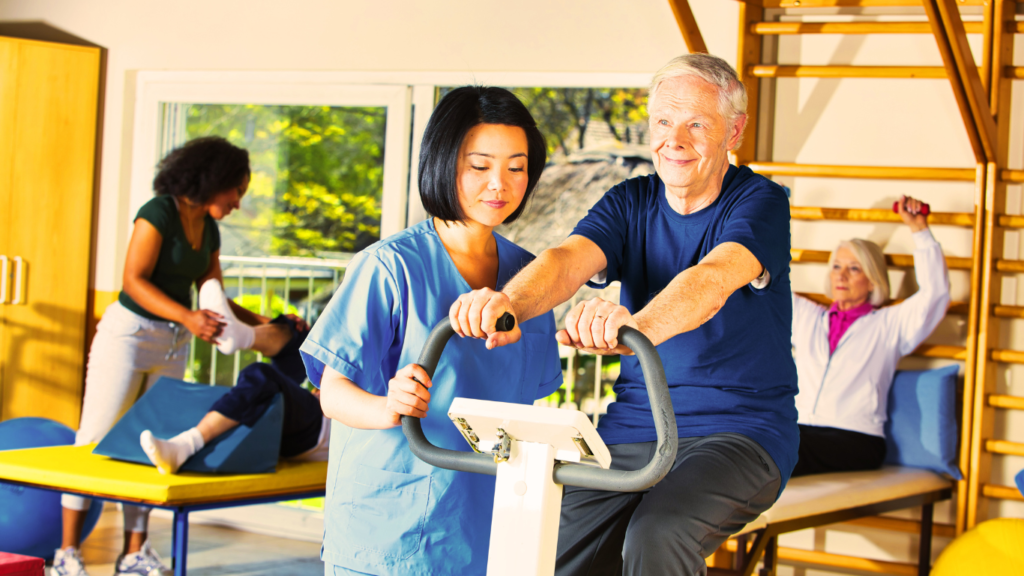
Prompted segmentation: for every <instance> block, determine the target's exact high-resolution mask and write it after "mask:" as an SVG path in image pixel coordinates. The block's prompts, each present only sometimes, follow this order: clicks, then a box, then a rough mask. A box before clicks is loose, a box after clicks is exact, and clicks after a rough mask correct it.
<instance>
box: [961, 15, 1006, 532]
mask: <svg viewBox="0 0 1024 576" xmlns="http://www.w3.org/2000/svg"><path fill="white" fill-rule="evenodd" d="M1015 8H1016V2H1014V1H1013V0H995V2H994V3H993V5H992V7H991V10H990V11H987V12H986V20H987V21H990V24H991V25H990V26H988V25H986V28H985V32H986V35H985V39H984V43H985V44H986V45H987V46H988V49H987V51H986V57H987V58H988V60H989V62H988V66H987V70H986V72H987V76H988V77H987V82H986V84H987V86H986V89H987V94H986V95H987V97H988V104H989V107H990V110H992V111H993V112H994V120H995V134H994V137H995V153H994V155H993V157H992V158H991V159H990V162H988V163H987V165H986V178H985V222H984V225H983V228H984V238H985V239H984V242H983V246H982V253H983V258H982V262H983V266H984V268H983V275H982V278H981V285H980V286H978V290H979V293H980V294H981V303H980V308H979V312H980V317H979V323H978V328H977V334H978V340H977V357H978V366H977V370H976V376H975V383H974V389H973V391H972V392H973V398H972V399H971V401H970V403H971V416H970V419H969V421H968V420H966V419H965V422H964V426H965V427H967V426H969V431H970V435H969V438H970V440H969V455H968V457H969V460H968V462H967V466H966V468H965V469H964V473H965V474H966V475H967V482H966V484H967V486H966V498H967V502H966V503H965V506H964V508H965V510H964V511H963V512H961V510H960V509H959V506H958V510H957V512H958V513H957V531H958V532H960V531H962V530H964V529H969V528H972V527H973V526H975V525H976V524H977V523H978V522H980V521H981V520H984V519H985V516H986V514H985V513H984V510H983V509H982V505H983V503H984V501H985V499H984V498H983V497H982V494H981V489H982V485H983V484H985V483H986V482H988V481H989V479H990V477H991V474H992V455H991V454H989V453H988V452H986V451H985V441H986V440H988V439H990V438H992V434H993V430H994V421H995V409H994V408H992V407H990V406H988V403H987V401H986V399H987V397H988V395H989V394H990V393H991V392H994V391H995V385H996V366H997V365H996V363H995V362H992V361H991V360H989V357H988V356H989V350H991V349H992V348H995V347H998V337H999V321H998V319H997V318H995V317H993V316H992V306H993V305H996V304H999V303H1000V299H1001V294H1000V287H1001V282H1000V278H1001V276H1000V274H999V273H998V272H997V271H996V270H994V267H993V266H992V263H993V262H994V261H995V259H996V258H999V257H1001V256H1002V252H1003V231H1002V230H1001V229H997V228H996V223H997V222H998V219H999V216H1000V215H1001V214H1003V213H1004V212H1005V207H1006V185H1005V184H1004V183H1002V182H1000V180H999V172H1000V170H1001V169H1002V168H1004V167H1005V166H1006V164H1007V160H1008V155H1009V136H1010V134H1009V128H1010V118H1009V116H1010V104H1011V102H1010V89H1011V82H1012V81H1011V80H1010V79H1005V78H1002V74H1001V72H1002V70H1003V67H1004V66H1005V65H1007V64H1008V63H1010V62H1012V61H1013V43H1014V32H1013V31H1012V29H1011V28H1010V24H1011V23H1012V22H1013V20H1014V13H1015ZM990 14H991V15H990ZM964 404H965V406H964V408H965V411H966V409H967V401H966V400H965V403H964ZM961 456H962V453H961ZM962 484H964V483H963V482H961V485H962ZM958 504H960V498H959V495H958Z"/></svg>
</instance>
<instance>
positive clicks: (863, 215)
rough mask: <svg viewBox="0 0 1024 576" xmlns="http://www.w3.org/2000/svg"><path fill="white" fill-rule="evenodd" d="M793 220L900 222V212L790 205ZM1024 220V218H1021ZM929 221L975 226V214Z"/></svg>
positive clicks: (938, 214)
mask: <svg viewBox="0 0 1024 576" xmlns="http://www.w3.org/2000/svg"><path fill="white" fill-rule="evenodd" d="M789 216H790V218H792V219H793V220H841V221H846V222H892V223H896V224H899V223H900V222H902V220H900V216H899V214H896V213H895V212H893V211H892V210H885V209H882V208H862V209H858V208H823V207H820V206H790V208H789ZM1021 220H1022V222H1024V218H1022V219H1021ZM928 223H929V224H931V225H935V224H939V225H946V226H963V227H965V228H973V227H974V214H971V213H969V212H932V213H931V214H929V215H928Z"/></svg>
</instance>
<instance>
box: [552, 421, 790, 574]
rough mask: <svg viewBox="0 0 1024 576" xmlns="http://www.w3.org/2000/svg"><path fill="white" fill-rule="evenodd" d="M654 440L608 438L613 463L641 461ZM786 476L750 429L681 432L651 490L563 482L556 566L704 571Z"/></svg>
mask: <svg viewBox="0 0 1024 576" xmlns="http://www.w3.org/2000/svg"><path fill="white" fill-rule="evenodd" d="M655 446H656V444H655V443H654V442H642V443H637V444H613V445H611V446H609V447H608V449H609V450H610V451H611V454H612V468H613V469H617V470H637V469H639V468H642V467H643V466H644V465H646V464H647V462H649V461H650V459H651V454H652V452H653V451H654V449H655ZM781 482H782V478H781V476H780V475H779V469H778V468H777V467H776V466H775V462H774V461H773V460H772V458H771V457H770V456H769V455H768V453H767V452H765V451H764V449H763V448H761V446H760V445H759V444H758V443H757V442H754V441H753V440H751V439H750V438H747V437H746V436H743V435H740V434H732V433H724V434H712V435H710V436H703V437H697V438H680V439H679V449H678V452H677V453H676V462H675V464H674V466H673V468H672V471H671V472H669V473H668V475H667V476H666V477H665V478H664V479H663V480H662V481H661V482H659V483H658V484H656V485H655V486H654V487H653V488H650V489H648V490H647V491H645V492H604V491H600V490H590V489H586V488H577V487H575V486H566V487H565V493H564V496H563V498H562V518H561V524H560V525H559V531H558V559H557V561H556V565H555V574H556V575H558V576H569V575H573V576H582V575H587V576H590V575H598V574H601V575H603V574H609V575H611V574H615V575H618V574H629V575H641V574H647V575H670V574H680V575H691V574H693V575H698V576H705V575H706V574H707V564H705V562H704V558H705V557H707V556H709V555H710V554H711V553H712V552H714V551H715V550H716V549H717V548H718V546H719V545H721V544H722V542H724V541H725V540H726V539H727V538H728V537H729V536H730V535H732V534H734V533H736V532H737V531H739V530H740V529H741V528H743V526H744V525H746V524H747V523H748V522H750V521H751V520H753V519H755V518H757V517H758V515H760V514H761V513H762V512H764V511H765V510H767V509H768V508H769V507H770V506H771V505H772V504H774V503H775V499H776V497H777V496H778V492H779V486H780V485H781Z"/></svg>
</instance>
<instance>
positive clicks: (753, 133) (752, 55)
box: [735, 2, 770, 166]
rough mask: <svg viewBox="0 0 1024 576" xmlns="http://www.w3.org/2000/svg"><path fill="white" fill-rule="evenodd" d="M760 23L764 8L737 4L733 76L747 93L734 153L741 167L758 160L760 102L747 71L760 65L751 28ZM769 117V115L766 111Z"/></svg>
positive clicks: (755, 80)
mask: <svg viewBox="0 0 1024 576" xmlns="http://www.w3.org/2000/svg"><path fill="white" fill-rule="evenodd" d="M763 19H764V8H762V7H761V6H756V5H754V4H748V3H746V2H741V3H740V18H739V20H740V29H739V53H738V54H737V56H736V73H737V74H738V75H739V79H740V82H742V83H743V85H744V86H745V87H746V89H747V128H746V132H745V133H744V136H743V144H742V145H741V146H740V147H739V148H737V149H736V152H735V155H736V165H738V166H742V165H744V164H749V163H751V162H753V161H755V160H757V159H758V157H757V124H758V117H759V114H758V112H759V110H758V107H759V102H760V94H761V93H760V87H761V85H760V82H761V81H760V79H759V78H757V77H755V76H754V75H753V74H751V73H750V67H751V66H756V65H758V64H760V63H761V41H762V38H761V36H759V35H757V34H754V33H753V32H752V31H751V28H752V27H753V25H754V24H756V23H758V22H761V21H762V20H763ZM769 113H770V111H769Z"/></svg>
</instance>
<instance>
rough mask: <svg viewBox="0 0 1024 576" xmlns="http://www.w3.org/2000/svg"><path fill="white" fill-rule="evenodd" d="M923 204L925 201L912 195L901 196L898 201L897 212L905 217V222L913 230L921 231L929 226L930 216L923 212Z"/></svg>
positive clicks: (902, 217) (901, 216)
mask: <svg viewBox="0 0 1024 576" xmlns="http://www.w3.org/2000/svg"><path fill="white" fill-rule="evenodd" d="M922 206H924V202H921V201H920V200H916V199H914V198H911V197H910V196H900V201H899V202H898V203H897V206H896V208H897V214H899V215H900V218H901V219H903V223H904V224H906V225H907V226H909V227H910V231H911V232H920V231H921V230H924V229H925V228H927V227H928V217H927V216H925V215H924V214H921V207H922Z"/></svg>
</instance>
